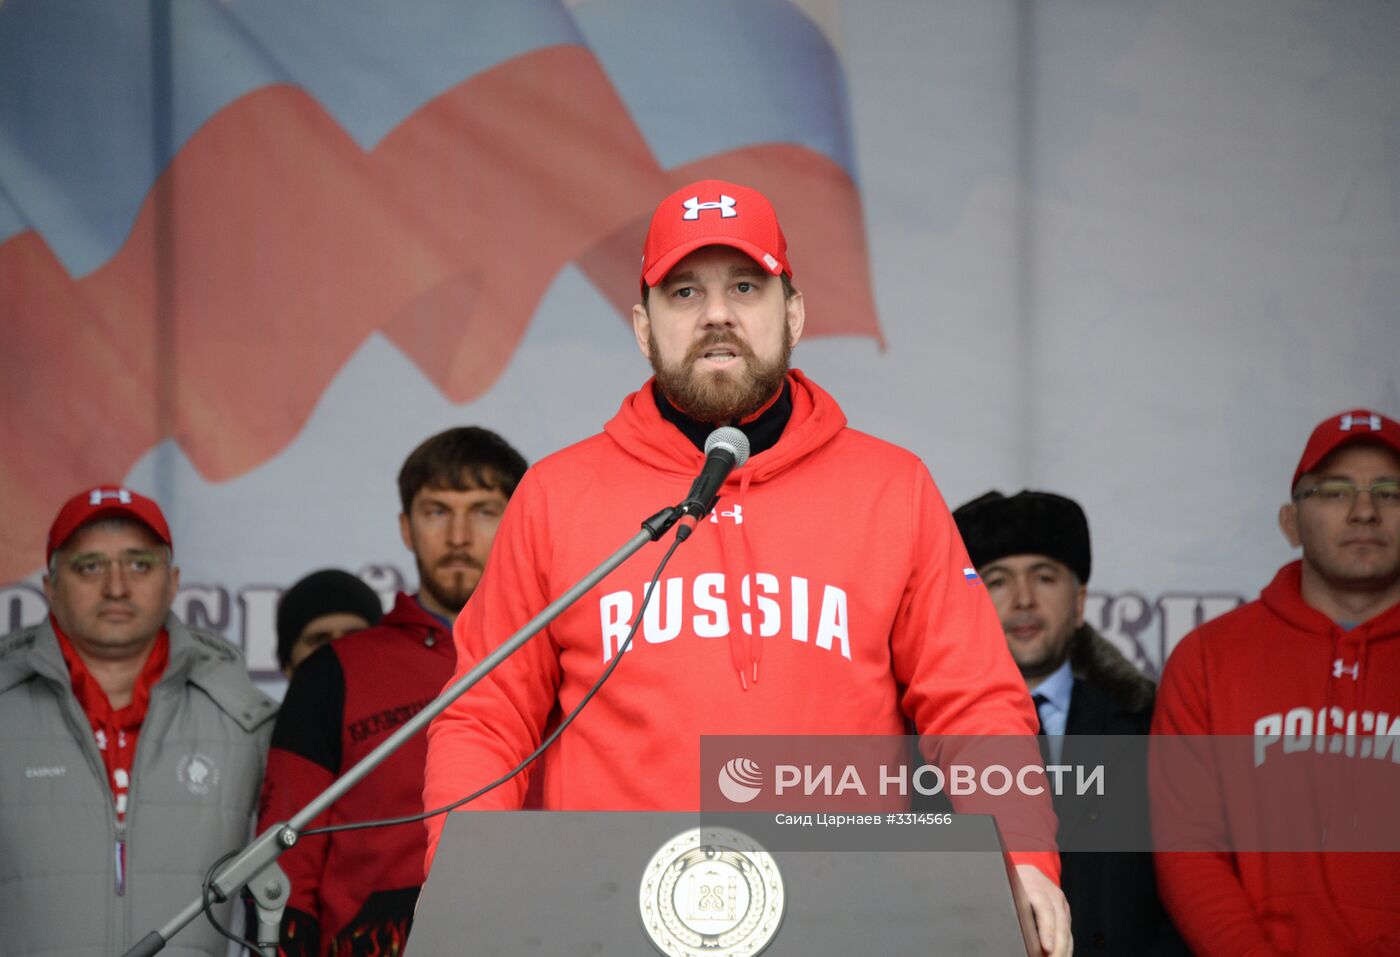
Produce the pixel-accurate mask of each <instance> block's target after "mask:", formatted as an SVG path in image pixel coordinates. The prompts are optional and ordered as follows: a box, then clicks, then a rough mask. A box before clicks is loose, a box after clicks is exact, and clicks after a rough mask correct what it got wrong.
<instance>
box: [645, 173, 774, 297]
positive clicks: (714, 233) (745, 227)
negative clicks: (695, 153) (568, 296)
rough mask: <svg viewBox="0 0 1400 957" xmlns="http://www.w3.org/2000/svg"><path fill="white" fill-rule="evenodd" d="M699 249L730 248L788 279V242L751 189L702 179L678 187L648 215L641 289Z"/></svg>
mask: <svg viewBox="0 0 1400 957" xmlns="http://www.w3.org/2000/svg"><path fill="white" fill-rule="evenodd" d="M702 246H733V247H734V248H735V249H737V250H739V251H741V252H743V253H747V254H748V255H749V256H751V257H753V260H754V262H756V263H758V264H759V265H760V266H762V267H763V268H764V269H766V270H768V271H769V272H770V273H772V274H773V275H775V276H778V275H786V276H787V277H788V278H789V279H791V278H792V265H791V264H790V263H789V262H788V258H787V239H786V238H785V237H784V236H783V230H782V227H781V226H779V225H778V214H777V213H775V212H773V204H772V203H770V202H768V199H767V197H765V196H764V195H763V194H762V193H760V192H759V191H758V190H756V189H750V188H749V187H747V186H739V185H738V184H736V183H726V182H725V181H724V180H719V179H703V180H701V181H700V182H698V183H691V184H690V185H689V186H682V187H681V188H680V189H678V190H676V191H675V192H674V193H672V194H671V195H670V196H667V197H666V198H665V199H663V200H662V201H661V204H660V205H659V206H657V207H656V212H654V213H652V215H651V226H650V227H648V229H647V239H646V242H645V243H644V244H643V246H642V288H643V289H645V288H646V287H647V286H655V285H656V284H657V283H659V282H660V281H661V280H663V279H665V278H666V274H667V273H668V272H670V271H671V267H673V266H675V264H676V263H678V262H680V261H681V260H682V259H684V258H685V257H686V256H688V255H690V254H691V253H693V252H694V251H695V250H697V249H699V248H700V247H702Z"/></svg>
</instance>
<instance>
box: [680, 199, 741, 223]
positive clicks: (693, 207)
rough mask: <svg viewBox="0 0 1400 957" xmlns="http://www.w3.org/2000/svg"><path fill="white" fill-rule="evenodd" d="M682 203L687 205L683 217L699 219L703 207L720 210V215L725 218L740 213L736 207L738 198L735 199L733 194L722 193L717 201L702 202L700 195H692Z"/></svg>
mask: <svg viewBox="0 0 1400 957" xmlns="http://www.w3.org/2000/svg"><path fill="white" fill-rule="evenodd" d="M681 205H682V206H684V207H685V215H684V216H682V217H681V219H699V218H700V210H702V209H717V210H719V214H720V216H721V217H723V218H725V219H728V218H729V217H731V216H738V215H739V212H738V210H736V209H735V208H734V207H735V206H736V205H738V202H737V200H735V199H734V197H733V196H724V195H722V194H721V196H720V198H719V202H717V203H702V202H700V197H699V196H692V197H690V199H688V200H686V201H685V202H684V203H681Z"/></svg>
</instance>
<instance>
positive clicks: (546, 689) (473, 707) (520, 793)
mask: <svg viewBox="0 0 1400 957" xmlns="http://www.w3.org/2000/svg"><path fill="white" fill-rule="evenodd" d="M545 508H546V503H545V498H544V495H543V494H541V492H540V489H539V485H538V483H537V481H536V479H535V473H534V471H533V470H532V471H529V472H526V473H525V477H524V479H522V481H521V482H520V485H519V487H518V488H517V489H516V490H515V494H514V495H513V496H512V497H511V501H510V505H509V506H508V507H507V508H506V513H505V515H504V516H503V517H502V519H501V525H500V528H499V529H498V530H497V533H496V541H495V544H494V545H493V546H492V549H491V559H490V561H489V562H488V563H487V567H486V571H485V573H484V574H483V575H482V578H481V583H480V584H479V585H478V586H477V589H476V592H475V593H474V594H473V596H472V598H471V600H470V601H468V602H467V604H466V607H465V608H463V609H462V613H461V615H459V616H458V618H457V622H456V625H455V626H454V628H453V641H454V643H455V645H456V649H457V671H456V674H455V675H454V676H453V679H452V680H453V681H454V682H455V681H457V680H458V679H459V678H461V677H462V676H463V675H464V674H466V673H467V672H468V671H470V670H471V668H472V667H473V666H475V665H476V664H477V662H479V661H480V660H481V659H482V658H483V657H485V656H486V655H487V654H489V653H490V652H491V651H493V650H494V649H495V648H496V647H498V646H499V645H501V644H502V643H503V642H504V641H505V640H506V639H507V638H509V637H510V636H511V635H513V634H515V633H516V632H517V631H518V630H519V629H520V628H521V627H522V626H523V625H524V624H525V623H526V622H528V621H529V620H530V619H531V618H532V617H534V616H535V615H536V614H537V613H538V612H539V611H540V610H541V609H543V608H544V607H545V606H546V605H547V604H549V602H550V601H552V600H553V598H554V597H555V596H551V595H549V594H547V584H546V583H545V582H544V581H543V580H542V579H541V578H540V575H539V573H538V572H537V569H540V568H545V567H547V565H548V556H547V555H545V554H542V551H545V550H547V549H548V547H549V542H548V536H547V535H545V534H543V533H542V532H541V531H540V530H541V529H544V528H547V527H548V515H546V514H544V510H545ZM559 678H560V670H559V658H558V652H557V649H556V646H555V645H554V643H553V642H552V640H551V639H550V637H549V633H548V630H547V629H546V631H544V632H542V633H541V634H538V635H536V636H535V637H534V638H532V639H531V640H530V641H528V642H526V644H525V646H524V647H523V648H521V649H520V650H519V651H517V652H516V653H515V654H514V655H512V656H511V657H510V658H508V659H507V660H506V661H505V662H503V663H502V664H501V666H500V667H499V668H497V669H496V670H495V671H494V672H492V674H491V675H490V676H488V677H487V678H485V679H484V680H483V681H481V682H480V683H479V684H477V685H476V686H475V687H474V688H472V689H471V690H470V691H468V692H467V693H466V694H464V695H463V696H462V697H460V698H458V699H457V701H456V702H454V703H453V704H452V706H451V707H449V708H448V709H447V710H446V711H444V712H443V713H442V714H440V715H438V717H437V718H435V719H434V720H433V723H432V724H431V725H430V726H429V728H428V764H427V771H426V775H425V778H424V785H423V801H424V805H425V807H426V808H428V809H433V808H438V807H443V806H445V805H448V804H451V803H453V802H454V801H457V800H460V799H461V798H463V797H465V796H467V795H468V794H470V793H471V792H473V791H475V790H476V789H478V788H480V787H482V786H483V785H485V784H487V783H488V782H491V781H494V780H495V779H497V778H499V777H501V776H503V775H504V774H506V773H507V772H508V771H510V770H511V769H513V768H514V767H515V766H516V765H518V764H519V763H520V762H521V761H522V760H523V759H524V758H525V756H526V755H528V754H529V753H530V752H531V751H533V750H534V749H535V748H536V747H537V746H538V745H539V743H540V740H541V739H542V738H543V736H544V733H545V731H544V729H545V726H546V724H547V722H548V720H549V716H550V711H551V709H552V708H553V706H554V702H555V698H556V697H557V695H558V690H559ZM527 780H528V778H527V775H525V774H520V775H517V776H516V777H515V778H513V779H511V780H510V781H508V782H506V783H505V784H503V785H502V786H500V787H498V788H496V789H495V790H493V791H491V792H489V793H487V794H485V795H483V796H482V797H481V798H479V799H477V800H476V801H474V802H472V804H471V809H472V810H501V809H515V808H519V807H520V806H521V803H522V801H523V800H524V797H525V791H526V785H527ZM443 823H444V817H443V816H442V815H437V816H435V817H431V818H429V819H428V821H427V826H428V851H427V859H426V864H427V866H428V867H429V868H430V867H431V865H432V860H433V855H434V853H436V851H437V842H438V839H439V837H440V836H441V834H442V828H443Z"/></svg>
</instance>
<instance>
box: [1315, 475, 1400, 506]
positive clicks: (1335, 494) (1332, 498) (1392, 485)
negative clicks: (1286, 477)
mask: <svg viewBox="0 0 1400 957" xmlns="http://www.w3.org/2000/svg"><path fill="white" fill-rule="evenodd" d="M1362 492H1370V493H1371V504H1372V505H1374V506H1375V507H1376V508H1395V507H1397V506H1400V480H1396V479H1385V480H1383V481H1380V482H1372V483H1371V484H1370V485H1357V484H1356V483H1355V482H1348V481H1346V480H1345V479H1328V480H1326V481H1324V482H1318V483H1317V484H1316V485H1314V486H1313V487H1312V488H1306V489H1302V490H1300V491H1299V492H1298V494H1297V495H1295V496H1294V498H1296V499H1297V500H1298V501H1300V502H1301V501H1302V500H1303V499H1305V498H1311V499H1316V500H1317V501H1319V502H1321V503H1322V504H1323V505H1346V506H1348V507H1350V506H1351V505H1352V504H1354V503H1355V502H1356V497H1357V496H1358V495H1360V494H1361V493H1362Z"/></svg>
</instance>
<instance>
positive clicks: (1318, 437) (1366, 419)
mask: <svg viewBox="0 0 1400 957" xmlns="http://www.w3.org/2000/svg"><path fill="white" fill-rule="evenodd" d="M1348 442H1377V443H1379V444H1381V445H1384V446H1386V447H1388V448H1389V449H1391V451H1393V452H1394V453H1395V454H1396V455H1400V424H1397V423H1396V422H1395V420H1394V419H1388V418H1386V417H1385V416H1383V415H1381V414H1380V413H1379V412H1372V411H1371V410H1370V409H1352V410H1351V411H1350V412H1343V413H1342V414H1341V415H1334V416H1331V417H1329V418H1326V419H1323V420H1322V422H1321V423H1320V424H1319V425H1318V427H1317V428H1315V429H1313V434H1312V436H1311V437H1310V438H1309V439H1308V445H1307V448H1305V449H1303V457H1302V458H1301V459H1299V460H1298V468H1297V469H1295V470H1294V472H1293V484H1292V485H1291V486H1289V488H1290V489H1293V488H1297V487H1298V479H1300V478H1302V477H1303V474H1304V473H1305V472H1311V471H1312V470H1313V469H1315V468H1317V467H1318V466H1319V465H1321V464H1322V460H1323V459H1325V458H1327V456H1329V455H1331V454H1332V453H1333V452H1335V451H1337V449H1339V448H1341V447H1342V446H1343V445H1346V444H1347V443H1348Z"/></svg>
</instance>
